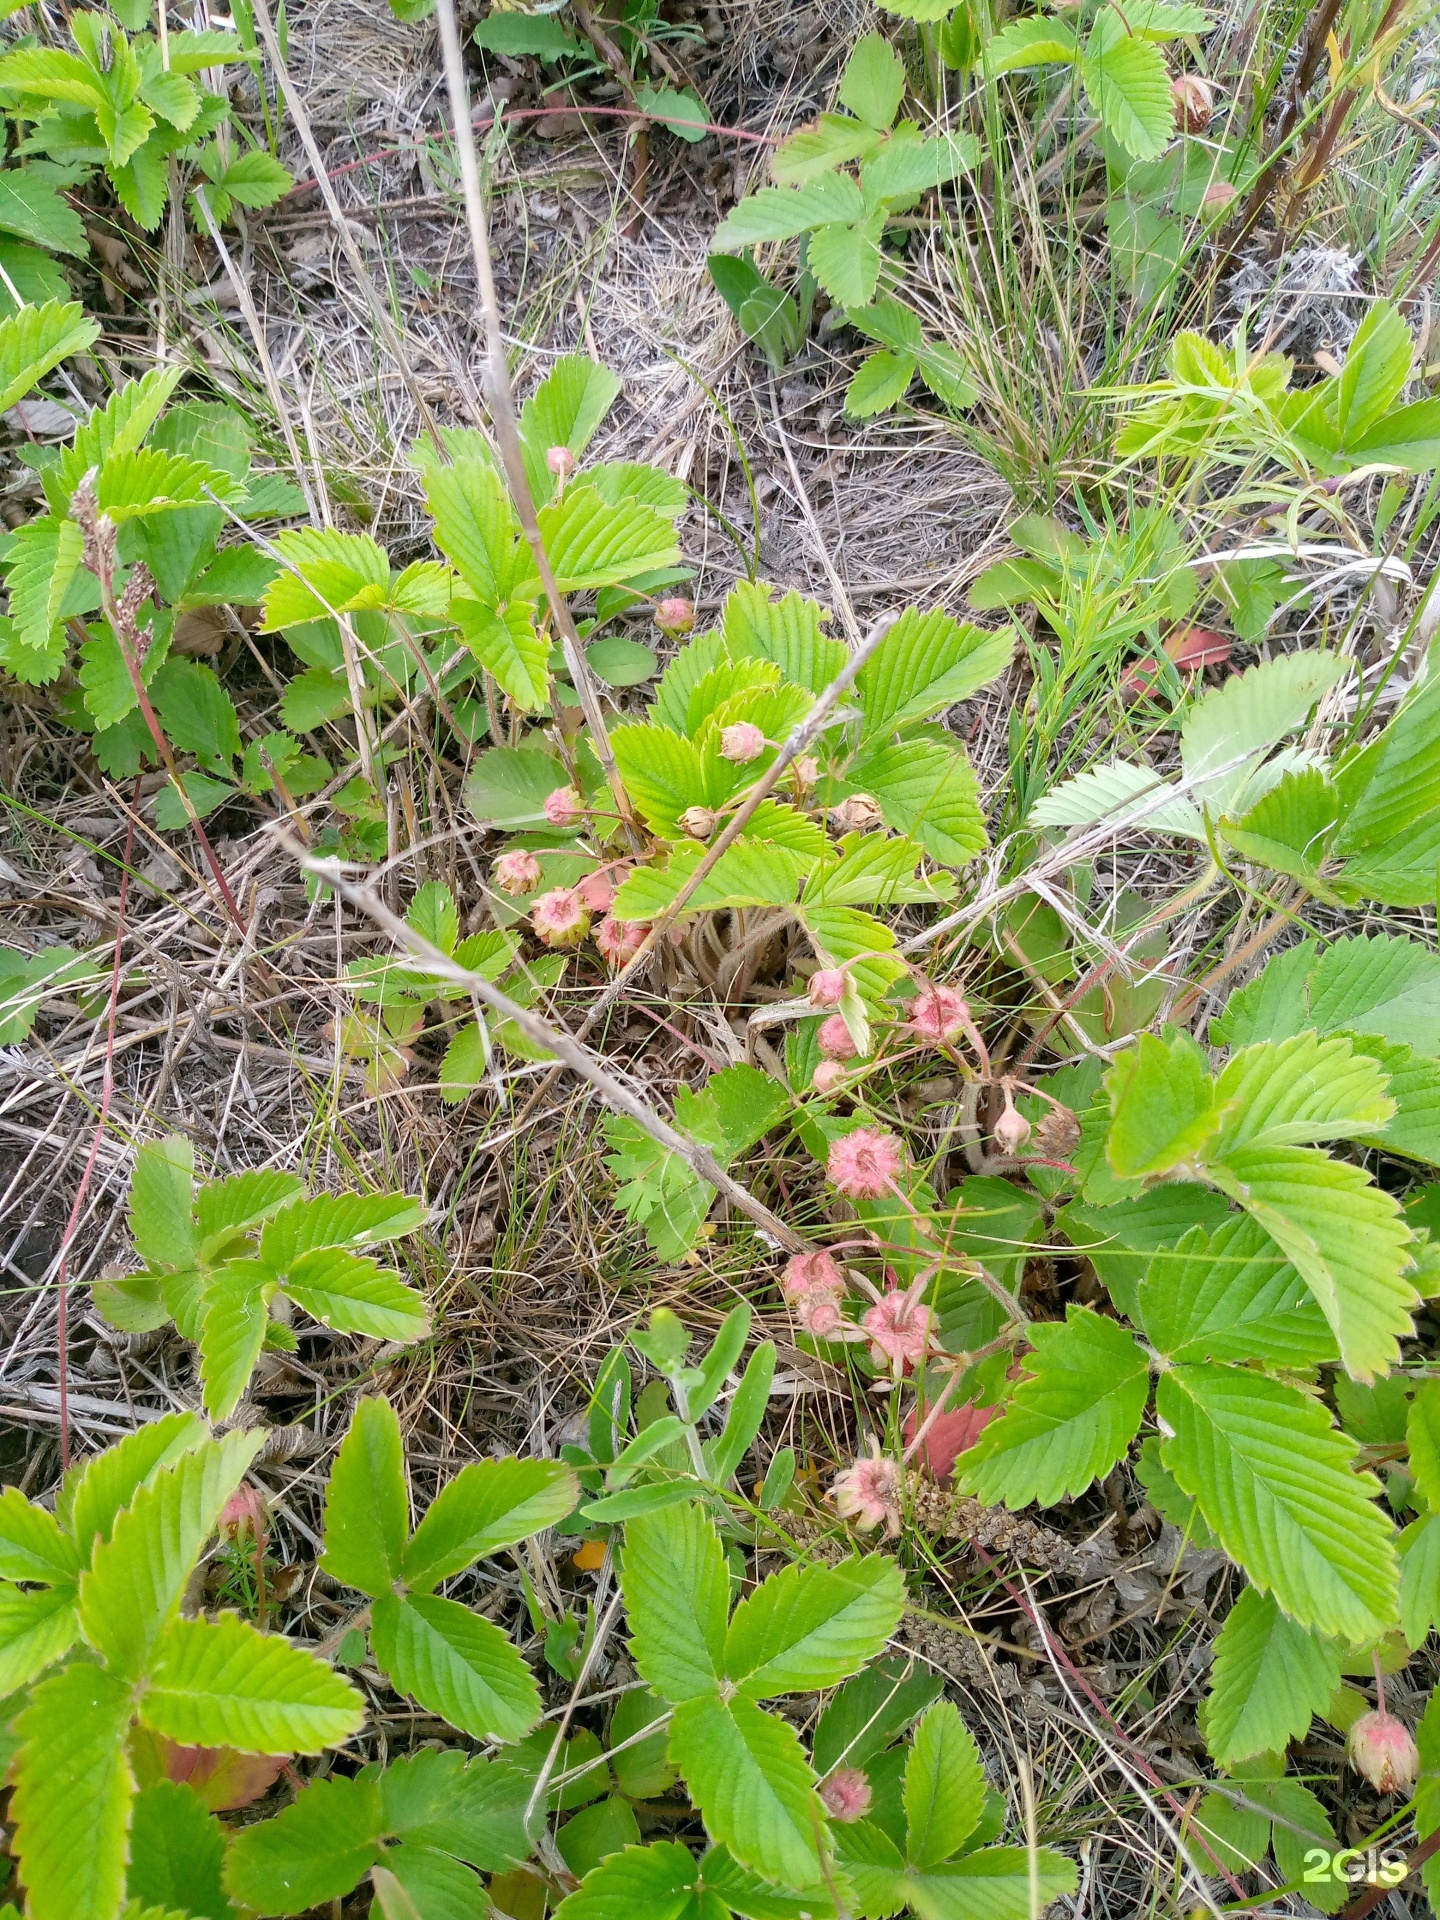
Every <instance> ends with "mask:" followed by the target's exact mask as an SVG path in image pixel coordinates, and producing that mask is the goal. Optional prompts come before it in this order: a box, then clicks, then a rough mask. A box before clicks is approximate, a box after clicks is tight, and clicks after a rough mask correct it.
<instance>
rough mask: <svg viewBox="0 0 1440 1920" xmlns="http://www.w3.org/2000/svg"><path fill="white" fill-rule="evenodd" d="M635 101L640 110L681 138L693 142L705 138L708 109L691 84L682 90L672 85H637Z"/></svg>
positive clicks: (708, 117)
mask: <svg viewBox="0 0 1440 1920" xmlns="http://www.w3.org/2000/svg"><path fill="white" fill-rule="evenodd" d="M635 104H636V106H637V107H638V108H639V109H640V111H641V112H642V113H648V114H649V115H650V117H651V118H652V119H653V120H658V121H659V123H660V125H661V126H662V127H668V128H669V129H670V131H671V133H675V134H678V135H679V136H680V138H681V139H682V140H689V141H692V142H693V141H697V140H703V139H704V138H705V134H706V131H707V123H708V122H709V119H710V109H709V108H708V107H707V106H706V104H705V102H704V101H703V100H702V99H701V98H700V96H699V94H698V93H696V92H695V90H694V88H693V87H686V88H684V89H683V91H682V90H678V89H676V88H675V87H640V88H639V89H638V90H637V91H636V95H635Z"/></svg>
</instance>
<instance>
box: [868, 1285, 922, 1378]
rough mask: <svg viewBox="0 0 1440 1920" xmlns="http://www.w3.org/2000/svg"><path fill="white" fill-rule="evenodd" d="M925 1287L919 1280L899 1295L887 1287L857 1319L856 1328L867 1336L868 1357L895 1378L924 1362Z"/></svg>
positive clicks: (897, 1289) (895, 1288) (899, 1292)
mask: <svg viewBox="0 0 1440 1920" xmlns="http://www.w3.org/2000/svg"><path fill="white" fill-rule="evenodd" d="M925 1285H926V1282H925V1280H924V1278H923V1277H922V1278H921V1279H919V1280H917V1281H916V1282H915V1283H914V1285H913V1286H910V1287H907V1288H906V1289H905V1290H904V1291H903V1292H902V1291H901V1289H900V1288H899V1287H891V1288H889V1290H888V1291H887V1292H886V1293H885V1294H883V1295H882V1296H881V1298H880V1299H879V1300H877V1301H876V1302H875V1304H874V1306H873V1307H870V1308H867V1310H866V1311H865V1312H864V1313H863V1314H862V1315H861V1316H860V1325H861V1326H862V1327H863V1328H864V1330H865V1332H866V1333H867V1334H868V1335H869V1337H870V1358H871V1359H872V1360H873V1361H874V1362H875V1364H876V1366H877V1367H889V1369H890V1370H891V1372H892V1373H895V1374H897V1375H898V1374H902V1373H907V1372H908V1371H909V1370H910V1368H911V1367H913V1366H914V1365H916V1363H917V1362H918V1361H920V1360H923V1359H924V1357H925V1349H926V1348H927V1347H928V1346H929V1344H930V1319H931V1315H930V1309H929V1307H927V1306H926V1305H925V1304H924V1302H923V1301H922V1300H921V1298H920V1296H921V1294H922V1293H923V1292H924V1290H925Z"/></svg>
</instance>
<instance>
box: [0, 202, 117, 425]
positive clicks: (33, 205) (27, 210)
mask: <svg viewBox="0 0 1440 1920" xmlns="http://www.w3.org/2000/svg"><path fill="white" fill-rule="evenodd" d="M0 232H5V233H18V234H19V236H20V238H21V239H22V240H33V241H35V242H36V243H37V245H39V246H42V247H44V248H45V249H46V250H47V251H48V252H50V253H70V254H74V255H75V256H76V257H77V258H78V259H82V260H83V259H84V258H85V256H86V254H88V253H89V251H90V243H89V241H88V240H87V239H86V238H85V223H84V221H83V220H82V219H81V218H80V216H79V214H78V213H77V212H76V211H75V209H74V208H73V207H72V206H71V205H70V204H69V202H68V201H67V200H65V199H64V197H63V196H62V195H61V193H60V191H59V189H58V188H57V187H56V186H55V184H54V183H53V181H51V180H50V179H47V178H46V177H45V176H44V175H43V174H42V172H41V171H40V168H39V167H17V166H13V165H12V166H7V167H6V168H5V169H4V171H3V173H0ZM25 311H26V309H25V308H22V309H21V313H24V312H25ZM29 311H32V312H43V311H44V309H43V308H32V309H29ZM64 311H65V310H64V309H63V308H62V309H61V312H62V313H63V312H64ZM80 313H81V309H80V308H78V307H76V308H75V309H74V314H75V319H74V320H71V321H68V322H67V323H66V324H67V325H68V326H71V327H74V326H76V324H77V322H78V321H79V318H80ZM17 317H18V316H17ZM90 324H92V325H93V324H94V323H93V322H92V323H90ZM85 344H88V342H86V343H85ZM69 351H71V352H75V351H78V349H76V348H71V349H70V350H69ZM6 354H7V350H6V345H5V336H4V335H3V334H0V381H4V380H6V378H7V373H6V367H7V365H8V361H7V357H6ZM64 357H65V356H64V355H63V354H62V356H61V358H62V359H63V358H64ZM48 371H49V369H48V368H42V370H41V373H40V374H37V375H36V376H35V377H36V379H37V380H38V379H40V378H41V377H42V375H43V373H45V372H48ZM31 384H32V385H33V384H34V383H33V382H32V383H31ZM11 404H12V403H11V402H10V401H9V400H5V401H4V403H3V406H0V412H3V411H4V408H5V407H8V406H10V405H11Z"/></svg>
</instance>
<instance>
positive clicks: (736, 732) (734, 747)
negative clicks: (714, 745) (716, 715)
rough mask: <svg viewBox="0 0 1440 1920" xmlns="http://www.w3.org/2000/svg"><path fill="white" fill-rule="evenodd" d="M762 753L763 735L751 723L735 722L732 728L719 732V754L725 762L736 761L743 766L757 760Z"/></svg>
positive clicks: (745, 721)
mask: <svg viewBox="0 0 1440 1920" xmlns="http://www.w3.org/2000/svg"><path fill="white" fill-rule="evenodd" d="M764 751H765V735H764V734H763V733H762V732H761V731H760V729H759V727H757V726H756V725H755V724H754V722H753V721H750V720H737V721H736V723H735V725H734V726H733V727H723V728H722V729H721V731H720V752H721V755H722V757H723V758H724V759H726V760H736V761H739V762H740V763H741V764H742V765H743V764H745V763H746V762H747V761H750V760H758V759H759V758H760V756H761V754H762V753H763V752H764Z"/></svg>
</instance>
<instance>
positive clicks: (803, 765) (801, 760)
mask: <svg viewBox="0 0 1440 1920" xmlns="http://www.w3.org/2000/svg"><path fill="white" fill-rule="evenodd" d="M790 771H791V772H792V773H793V774H794V776H795V782H796V785H797V786H801V787H813V786H814V784H815V782H816V781H817V780H818V779H819V778H820V762H819V761H818V760H817V759H816V758H815V756H814V754H813V753H802V754H798V755H797V756H796V758H795V759H794V760H792V761H791V763H790Z"/></svg>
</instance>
